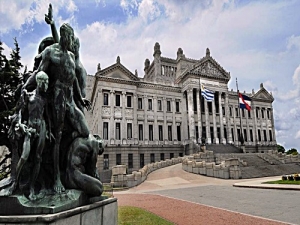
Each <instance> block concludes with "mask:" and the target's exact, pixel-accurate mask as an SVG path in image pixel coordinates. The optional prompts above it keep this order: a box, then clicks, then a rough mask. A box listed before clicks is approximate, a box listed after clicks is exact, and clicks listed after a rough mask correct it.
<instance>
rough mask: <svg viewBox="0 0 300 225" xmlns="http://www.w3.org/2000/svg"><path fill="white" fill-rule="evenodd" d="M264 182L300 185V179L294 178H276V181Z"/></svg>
mask: <svg viewBox="0 0 300 225" xmlns="http://www.w3.org/2000/svg"><path fill="white" fill-rule="evenodd" d="M264 184H296V185H300V181H299V180H297V181H294V180H274V181H268V182H264Z"/></svg>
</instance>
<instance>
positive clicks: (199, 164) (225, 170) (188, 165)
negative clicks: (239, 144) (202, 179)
mask: <svg viewBox="0 0 300 225" xmlns="http://www.w3.org/2000/svg"><path fill="white" fill-rule="evenodd" d="M182 169H183V170H184V171H186V172H189V173H195V174H200V175H205V176H209V177H216V178H222V179H240V178H242V175H241V170H240V167H239V159H237V158H228V159H225V160H224V161H222V162H221V163H220V164H216V162H215V157H214V154H213V152H212V151H207V152H200V153H198V154H194V155H191V156H187V157H185V158H184V160H183V161H182Z"/></svg>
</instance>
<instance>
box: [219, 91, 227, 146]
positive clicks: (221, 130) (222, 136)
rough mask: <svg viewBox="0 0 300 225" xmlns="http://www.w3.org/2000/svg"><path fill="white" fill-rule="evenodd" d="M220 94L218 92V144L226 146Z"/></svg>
mask: <svg viewBox="0 0 300 225" xmlns="http://www.w3.org/2000/svg"><path fill="white" fill-rule="evenodd" d="M221 96H222V92H219V95H218V98H219V114H220V138H221V140H219V141H220V143H222V144H226V140H225V137H224V136H225V135H224V124H223V110H222V98H221Z"/></svg>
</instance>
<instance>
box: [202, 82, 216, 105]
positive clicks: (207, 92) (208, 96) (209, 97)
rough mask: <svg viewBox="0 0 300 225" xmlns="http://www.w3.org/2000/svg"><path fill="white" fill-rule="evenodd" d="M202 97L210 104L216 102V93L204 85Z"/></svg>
mask: <svg viewBox="0 0 300 225" xmlns="http://www.w3.org/2000/svg"><path fill="white" fill-rule="evenodd" d="M201 95H202V96H203V98H205V100H206V101H208V102H212V101H213V100H214V92H213V91H211V90H208V89H207V88H205V87H204V85H203V84H201Z"/></svg>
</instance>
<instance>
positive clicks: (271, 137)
mask: <svg viewBox="0 0 300 225" xmlns="http://www.w3.org/2000/svg"><path fill="white" fill-rule="evenodd" d="M269 136H270V141H273V136H272V131H271V130H269Z"/></svg>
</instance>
